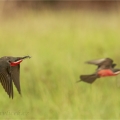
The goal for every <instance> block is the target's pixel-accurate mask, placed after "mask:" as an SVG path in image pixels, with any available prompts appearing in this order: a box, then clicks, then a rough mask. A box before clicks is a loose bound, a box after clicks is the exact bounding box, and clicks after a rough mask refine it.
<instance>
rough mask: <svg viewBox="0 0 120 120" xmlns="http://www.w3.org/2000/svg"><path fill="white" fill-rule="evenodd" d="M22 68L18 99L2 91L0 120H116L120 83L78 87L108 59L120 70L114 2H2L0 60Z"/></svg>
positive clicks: (109, 80)
mask: <svg viewBox="0 0 120 120" xmlns="http://www.w3.org/2000/svg"><path fill="white" fill-rule="evenodd" d="M6 55H9V56H25V55H30V56H31V57H32V58H31V59H26V60H24V61H23V62H22V63H21V75H20V78H21V89H22V96H20V95H19V94H18V92H17V90H16V88H15V87H14V99H9V98H8V95H7V94H6V93H5V91H4V90H3V88H2V86H0V104H1V105H0V119H7V120H21V119H34V120H35V119H41V120H46V119H59V120H70V119H81V120H83V119H119V118H120V87H119V85H120V82H119V81H120V77H119V76H118V77H106V78H101V79H98V80H96V81H95V83H94V84H92V85H90V84H86V83H84V82H80V83H76V81H78V80H79V76H80V74H91V73H93V72H94V71H95V69H96V66H92V65H87V64H84V62H85V61H87V60H92V59H99V58H106V57H110V58H113V59H114V61H115V62H116V63H117V65H118V68H120V3H119V2H118V1H117V2H115V1H111V2H110V1H102V2H100V1H99V2H95V1H86V2H84V1H66V2H65V1H59V0H58V1H36V2H33V1H24V2H23V1H7V0H6V1H0V56H1V57H2V56H6Z"/></svg>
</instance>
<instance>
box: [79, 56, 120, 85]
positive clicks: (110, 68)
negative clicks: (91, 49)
mask: <svg viewBox="0 0 120 120" xmlns="http://www.w3.org/2000/svg"><path fill="white" fill-rule="evenodd" d="M86 63H88V64H94V65H97V66H98V68H97V70H96V72H95V73H93V74H91V75H80V80H79V81H78V82H80V81H83V82H87V83H90V84H92V83H93V82H94V81H95V80H96V79H97V78H100V77H107V76H116V75H118V74H120V69H114V67H115V66H116V64H114V63H113V60H112V59H110V58H105V59H98V60H92V61H87V62H86Z"/></svg>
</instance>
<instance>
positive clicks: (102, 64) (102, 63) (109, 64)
mask: <svg viewBox="0 0 120 120" xmlns="http://www.w3.org/2000/svg"><path fill="white" fill-rule="evenodd" d="M86 63H88V64H94V65H97V66H98V68H101V69H106V68H114V67H115V66H116V64H113V60H112V59H110V58H105V59H98V60H91V61H87V62H86Z"/></svg>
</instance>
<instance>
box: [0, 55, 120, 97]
mask: <svg viewBox="0 0 120 120" xmlns="http://www.w3.org/2000/svg"><path fill="white" fill-rule="evenodd" d="M26 58H30V56H24V57H11V56H4V57H1V58H0V82H1V84H2V86H3V88H4V89H5V91H6V92H7V94H8V95H9V97H10V98H11V97H12V98H13V83H14V85H15V87H16V88H17V90H18V92H19V94H21V89H20V78H19V77H20V63H21V62H22V61H23V60H24V59H26ZM86 63H88V64H95V65H97V66H98V68H97V70H96V72H95V73H94V74H91V75H81V76H80V79H81V80H80V81H83V82H87V83H93V82H94V81H95V80H96V79H97V78H100V77H105V76H115V75H118V74H120V69H114V67H115V66H116V64H114V63H113V60H112V59H110V58H105V59H99V60H92V61H88V62H86ZM78 82H79V81H78Z"/></svg>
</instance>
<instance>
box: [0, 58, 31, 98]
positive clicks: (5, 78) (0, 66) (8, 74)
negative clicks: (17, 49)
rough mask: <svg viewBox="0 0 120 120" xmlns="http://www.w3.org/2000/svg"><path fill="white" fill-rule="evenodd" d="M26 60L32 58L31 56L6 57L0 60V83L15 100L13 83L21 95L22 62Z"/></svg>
mask: <svg viewBox="0 0 120 120" xmlns="http://www.w3.org/2000/svg"><path fill="white" fill-rule="evenodd" d="M25 58H30V56H25V57H12V56H4V57H1V58H0V82H1V84H2V86H3V88H4V89H5V91H6V92H7V94H8V95H9V97H10V98H11V97H12V98H13V82H14V85H15V87H16V88H17V90H18V92H19V94H21V89H20V62H22V60H23V59H25Z"/></svg>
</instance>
